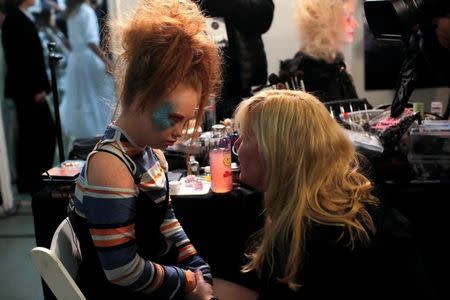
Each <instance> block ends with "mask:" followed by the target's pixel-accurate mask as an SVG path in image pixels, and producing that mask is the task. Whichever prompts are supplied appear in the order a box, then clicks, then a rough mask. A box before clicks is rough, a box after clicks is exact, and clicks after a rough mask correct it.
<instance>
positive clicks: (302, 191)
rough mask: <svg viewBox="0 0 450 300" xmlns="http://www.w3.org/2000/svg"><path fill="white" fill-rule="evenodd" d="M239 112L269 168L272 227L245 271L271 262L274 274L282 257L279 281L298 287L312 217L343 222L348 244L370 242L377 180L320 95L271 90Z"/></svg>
mask: <svg viewBox="0 0 450 300" xmlns="http://www.w3.org/2000/svg"><path fill="white" fill-rule="evenodd" d="M235 117H236V121H237V124H238V126H239V128H240V129H241V134H242V135H243V138H244V139H245V136H248V135H252V134H254V135H255V136H256V140H257V143H258V146H259V150H260V151H261V153H262V154H263V157H264V159H265V160H266V166H267V168H266V174H267V185H266V186H267V188H266V190H265V191H264V192H265V195H264V203H265V211H266V226H265V228H264V229H263V233H262V238H261V240H260V241H259V242H258V245H257V246H256V248H255V249H252V250H250V253H249V255H248V257H249V258H250V262H249V263H248V264H247V265H245V266H244V268H243V271H244V272H248V271H250V270H256V271H258V272H261V271H262V267H263V266H268V267H269V269H268V270H269V272H270V274H273V270H274V266H275V264H277V267H279V266H280V264H281V262H282V264H281V269H280V270H282V277H281V278H278V279H279V280H280V281H281V282H284V283H286V284H288V286H289V287H290V288H291V289H294V290H295V289H297V288H298V287H299V285H298V283H297V282H296V281H297V277H296V276H297V275H298V274H297V273H298V268H299V266H300V265H301V263H302V255H303V253H302V249H303V246H304V234H305V231H306V230H307V229H308V227H309V226H310V224H311V221H314V222H317V223H320V224H326V225H332V226H338V227H341V228H342V236H343V235H344V233H345V234H348V237H349V241H348V244H346V245H347V246H348V247H354V245H355V242H357V241H358V242H361V243H362V244H364V243H367V242H369V240H370V233H371V232H374V231H375V229H374V225H373V221H372V219H371V217H370V215H369V213H368V212H367V210H366V205H377V203H378V200H377V199H376V198H375V197H373V196H372V195H371V189H372V185H371V182H370V181H369V180H368V179H367V178H366V177H364V176H363V175H362V174H361V173H359V172H358V164H357V161H356V157H355V151H354V147H353V145H352V143H351V142H350V140H349V139H348V137H347V136H346V134H345V133H344V131H343V130H342V129H341V128H340V126H339V125H338V123H337V122H336V121H335V120H334V119H332V118H331V117H330V115H329V113H328V111H327V110H326V108H325V107H324V106H323V104H322V103H321V102H320V101H319V100H318V99H317V98H315V97H314V96H312V95H310V94H307V93H304V92H300V91H288V90H277V91H265V92H262V93H260V94H258V95H256V96H254V97H252V98H251V99H249V100H246V101H243V102H242V103H241V105H240V106H239V107H238V109H237V111H236V115H235ZM346 236H347V235H346ZM278 254H281V255H278ZM281 256H282V257H281ZM264 270H266V269H264Z"/></svg>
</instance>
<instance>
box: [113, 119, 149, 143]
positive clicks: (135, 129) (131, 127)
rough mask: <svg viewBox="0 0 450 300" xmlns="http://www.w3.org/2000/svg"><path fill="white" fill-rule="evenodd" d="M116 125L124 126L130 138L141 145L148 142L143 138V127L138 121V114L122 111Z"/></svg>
mask: <svg viewBox="0 0 450 300" xmlns="http://www.w3.org/2000/svg"><path fill="white" fill-rule="evenodd" d="M115 123H116V125H117V126H119V127H120V128H122V129H123V130H124V131H125V132H126V133H127V135H128V137H129V138H130V139H132V140H133V142H135V143H136V144H137V145H138V146H139V147H142V148H144V147H146V146H147V145H146V142H145V141H144V140H143V139H141V138H140V137H141V136H142V134H141V128H140V127H139V126H138V122H136V116H131V114H130V113H127V112H122V114H121V115H120V116H119V118H117V120H116V122H115Z"/></svg>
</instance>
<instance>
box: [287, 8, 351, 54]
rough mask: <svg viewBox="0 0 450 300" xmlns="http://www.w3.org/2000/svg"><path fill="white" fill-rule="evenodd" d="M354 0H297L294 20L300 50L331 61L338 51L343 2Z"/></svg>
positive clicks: (342, 30) (341, 27)
mask: <svg viewBox="0 0 450 300" xmlns="http://www.w3.org/2000/svg"><path fill="white" fill-rule="evenodd" d="M348 1H355V0H298V2H297V7H296V21H297V24H298V29H299V33H300V41H301V48H302V51H303V52H304V53H306V54H308V55H309V56H311V57H314V58H316V59H322V60H325V61H327V62H332V61H333V60H334V59H335V58H336V56H337V53H338V52H339V50H340V49H339V45H338V41H339V37H340V36H341V35H342V34H343V32H344V28H343V25H342V22H341V16H342V14H343V6H344V3H346V2H348Z"/></svg>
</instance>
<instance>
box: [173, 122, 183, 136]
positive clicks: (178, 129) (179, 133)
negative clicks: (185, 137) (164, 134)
mask: <svg viewBox="0 0 450 300" xmlns="http://www.w3.org/2000/svg"><path fill="white" fill-rule="evenodd" d="M182 134H183V126H182V125H179V124H177V125H175V127H174V130H173V131H172V137H173V138H174V139H178V138H179V137H181V136H182Z"/></svg>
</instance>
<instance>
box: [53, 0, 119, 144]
mask: <svg viewBox="0 0 450 300" xmlns="http://www.w3.org/2000/svg"><path fill="white" fill-rule="evenodd" d="M64 13H65V16H66V19H67V29H68V34H69V42H70V46H71V49H72V51H71V53H70V54H69V57H68V62H67V69H66V77H65V78H64V87H63V90H64V91H65V95H64V98H63V101H62V104H61V123H62V128H63V130H64V132H65V133H66V134H67V135H68V136H71V137H73V138H90V137H94V136H98V135H101V134H102V133H103V132H104V130H105V128H106V126H107V125H108V124H109V122H110V120H111V115H112V113H111V112H112V110H111V107H112V104H113V101H114V97H115V93H114V82H113V79H112V77H111V76H110V73H111V70H112V63H111V60H110V59H109V57H108V55H107V54H106V53H105V52H104V51H103V50H102V49H101V47H100V29H99V26H98V20H97V16H96V14H95V11H94V9H93V8H92V7H91V6H90V3H89V0H68V1H67V8H66V10H65V12H64Z"/></svg>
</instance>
